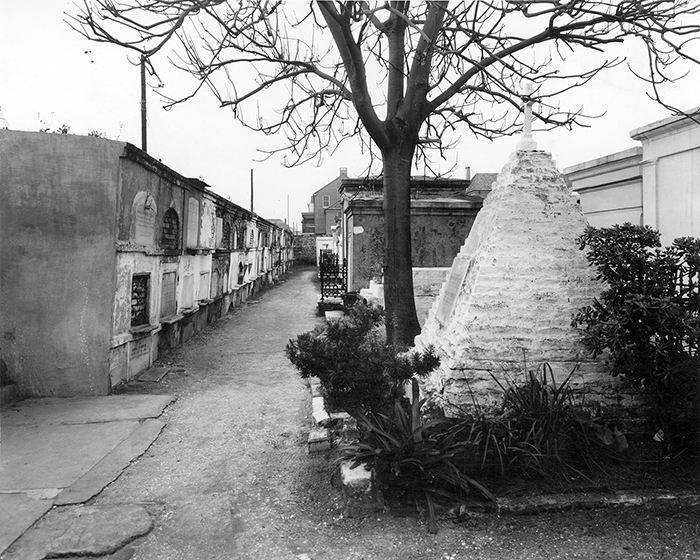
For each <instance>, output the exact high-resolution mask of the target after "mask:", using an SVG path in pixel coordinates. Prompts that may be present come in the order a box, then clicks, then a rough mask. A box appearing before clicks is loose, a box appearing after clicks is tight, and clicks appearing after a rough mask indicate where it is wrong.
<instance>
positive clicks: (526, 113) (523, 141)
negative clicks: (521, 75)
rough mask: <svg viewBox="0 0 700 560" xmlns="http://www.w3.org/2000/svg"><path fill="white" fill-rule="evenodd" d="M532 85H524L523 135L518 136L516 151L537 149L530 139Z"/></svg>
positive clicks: (532, 103) (535, 143)
mask: <svg viewBox="0 0 700 560" xmlns="http://www.w3.org/2000/svg"><path fill="white" fill-rule="evenodd" d="M532 89H533V88H532V84H531V83H530V82H528V83H526V84H525V91H524V92H523V93H524V96H523V133H522V134H521V135H520V141H519V142H518V144H517V146H516V147H515V149H516V150H524V151H534V150H536V149H537V142H535V141H534V140H533V139H532V106H533V105H534V102H533V101H532V99H530V95H531V94H532Z"/></svg>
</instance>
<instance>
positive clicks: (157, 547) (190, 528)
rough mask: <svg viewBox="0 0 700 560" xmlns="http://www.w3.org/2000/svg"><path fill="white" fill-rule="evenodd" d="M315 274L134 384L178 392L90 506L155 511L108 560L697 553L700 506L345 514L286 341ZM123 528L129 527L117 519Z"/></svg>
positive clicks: (249, 308) (450, 559) (241, 312)
mask: <svg viewBox="0 0 700 560" xmlns="http://www.w3.org/2000/svg"><path fill="white" fill-rule="evenodd" d="M314 278H315V271H314V270H299V269H297V270H296V271H295V272H293V273H292V274H291V276H290V277H289V279H288V280H287V281H285V282H283V283H281V284H279V285H278V286H275V287H274V288H272V289H271V290H269V291H267V292H265V293H264V294H263V295H262V297H260V298H259V299H258V300H256V301H254V302H249V303H248V304H246V305H245V306H243V307H241V308H239V309H237V310H236V311H234V312H233V313H231V314H229V315H227V316H226V317H225V318H224V319H222V320H221V321H219V322H218V323H217V324H216V325H214V326H212V327H211V328H210V329H208V330H207V331H205V332H204V333H201V334H200V335H198V336H197V337H195V338H194V339H192V340H190V341H189V342H188V343H187V344H185V345H183V346H182V347H181V348H179V349H178V350H176V351H175V352H174V353H173V354H171V355H170V356H169V357H168V358H167V360H168V361H169V362H171V363H170V364H169V366H170V368H171V371H170V373H169V374H168V375H167V376H166V377H165V378H163V380H162V381H161V382H159V383H134V384H131V385H130V386H129V387H127V388H126V389H125V391H124V392H126V393H150V394H163V395H166V394H171V395H174V396H175V397H177V401H176V402H175V403H174V404H172V405H171V406H170V407H169V408H168V409H166V411H165V413H164V414H163V415H162V416H161V418H160V419H161V420H163V421H165V422H166V427H165V428H164V429H163V431H162V432H161V435H160V436H159V438H158V439H157V440H156V442H155V443H154V444H153V445H152V446H151V447H150V448H149V450H148V451H147V452H146V453H145V454H144V455H142V456H141V457H140V459H138V460H137V461H136V462H135V463H133V464H132V465H131V466H130V467H129V468H128V469H126V471H125V472H124V473H123V474H122V475H121V476H120V477H119V478H118V479H117V480H116V481H115V482H114V483H112V484H111V485H110V486H108V487H107V488H106V489H105V490H104V491H103V492H102V493H101V494H100V495H99V496H97V498H94V499H92V500H90V501H89V502H88V503H87V505H86V506H85V507H88V508H97V509H96V510H95V514H94V515H95V519H102V520H103V521H102V522H101V523H102V527H104V524H105V521H104V519H105V512H109V511H112V510H111V509H110V508H114V510H115V511H120V512H121V515H122V516H123V517H124V516H126V517H128V515H129V514H128V512H129V511H131V510H130V509H129V508H138V509H137V510H134V511H135V512H136V511H139V512H140V511H143V510H145V511H147V512H148V513H149V514H150V517H151V520H152V525H153V529H152V530H151V531H150V532H149V533H148V534H147V535H145V536H143V537H140V538H138V539H136V540H134V541H133V542H131V543H130V544H127V545H126V546H123V547H122V548H120V550H119V551H117V552H115V553H113V554H111V555H110V556H105V558H110V560H126V559H127V558H132V559H133V560H200V559H201V560H224V559H226V560H234V559H235V560H247V559H256V560H259V559H264V560H346V559H347V560H353V559H355V560H359V559H365V560H380V559H381V560H384V559H401V560H409V559H422V560H466V559H467V558H469V559H470V560H471V559H484V560H493V559H511V558H547V559H563V558H610V559H612V558H615V559H623V558H648V559H650V560H651V559H654V560H656V559H658V558H669V559H670V558H697V557H700V517H699V516H698V513H697V509H693V510H687V511H678V510H673V509H669V510H663V509H662V510H659V511H647V510H642V509H641V508H634V512H632V511H631V510H619V509H609V510H599V511H570V512H559V513H556V514H546V515H540V516H527V517H522V516H520V517H508V516H505V517H497V516H490V515H478V514H475V515H470V516H468V517H466V518H464V517H463V518H462V519H461V520H460V521H459V522H457V519H456V518H455V516H445V517H442V518H441V519H440V520H439V533H438V534H437V535H429V534H428V533H427V531H426V526H425V523H424V520H423V519H422V517H421V514H419V513H418V512H417V511H416V510H413V511H408V512H406V513H407V514H406V515H400V514H398V513H393V514H392V513H386V514H378V515H376V516H372V517H369V518H364V519H349V518H347V517H346V516H345V515H344V507H343V500H342V496H341V493H340V491H339V489H338V487H337V483H335V481H334V472H335V469H334V468H333V467H332V465H330V464H329V463H328V461H327V460H326V458H325V457H324V456H323V455H315V456H310V455H308V454H307V453H306V436H307V434H308V431H309V428H310V423H311V420H310V396H309V393H308V390H307V389H306V386H305V384H304V383H303V382H302V380H301V379H299V377H298V376H297V374H296V372H295V371H294V370H293V368H292V367H291V365H290V364H289V362H288V361H287V359H286V358H285V356H284V346H285V344H286V342H287V340H288V339H289V338H291V337H294V336H295V335H296V334H298V333H300V332H304V331H306V330H309V329H311V328H312V327H313V326H314V325H316V324H319V323H320V321H321V320H320V319H318V318H317V317H316V316H315V306H316V297H317V295H316V294H317V284H316V283H315V282H314ZM117 508H121V509H120V510H117ZM66 511H67V510H66V509H65V508H55V509H54V510H53V511H52V512H50V513H49V514H48V515H47V516H46V518H45V520H46V521H47V523H46V525H47V526H48V527H46V528H44V533H43V535H44V537H43V538H48V537H47V534H48V533H47V531H49V530H50V529H51V525H50V524H49V523H48V522H49V521H57V522H55V523H54V525H53V530H54V531H56V530H57V527H60V521H61V520H60V519H58V520H57V519H56V518H58V517H59V516H60V515H63V517H66ZM90 511H92V510H90ZM68 513H71V511H70V510H68ZM100 515H101V516H102V517H99V516H100ZM68 517H70V516H68ZM107 519H108V518H107ZM42 521H44V520H42ZM138 521H139V523H142V522H143V520H142V519H139V520H138ZM107 523H109V521H107ZM113 523H114V524H115V530H116V529H118V528H119V526H120V521H119V519H117V518H115V519H114V521H113ZM35 529H36V531H35V533H34V538H35V539H39V538H40V537H41V533H40V531H39V529H40V527H37V528H35ZM31 535H32V531H30V532H29V533H27V534H26V535H25V537H27V538H30V537H31ZM23 538H24V537H23ZM64 556H65V554H64ZM23 560H24V559H23Z"/></svg>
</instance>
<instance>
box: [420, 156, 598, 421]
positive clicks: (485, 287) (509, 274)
mask: <svg viewBox="0 0 700 560" xmlns="http://www.w3.org/2000/svg"><path fill="white" fill-rule="evenodd" d="M585 227H586V219H585V217H584V216H583V213H582V212H581V208H580V205H579V204H578V203H577V201H576V198H575V196H574V195H573V193H572V191H571V188H570V187H569V186H568V184H567V183H566V181H565V179H564V177H563V176H562V174H561V173H560V172H559V171H557V169H556V166H555V164H554V162H553V161H552V157H551V155H550V154H548V153H545V152H542V151H530V150H518V151H516V152H515V153H514V154H512V155H511V158H510V161H509V162H508V164H507V165H505V166H504V168H503V170H502V171H501V173H500V175H499V176H498V179H497V180H496V183H495V184H494V186H493V190H492V191H491V193H490V194H489V196H488V197H487V198H486V200H485V201H484V205H483V208H482V210H481V211H480V212H479V214H478V215H477V217H476V221H475V222H474V225H473V227H472V230H471V232H470V234H469V237H468V238H467V239H466V241H465V243H464V245H463V246H462V249H461V250H460V253H459V255H458V256H457V257H456V258H455V260H454V263H453V265H452V269H451V271H450V274H449V276H448V277H447V281H446V282H445V283H444V284H443V286H442V289H441V291H440V294H439V296H438V298H437V299H436V301H435V303H434V305H433V307H432V309H431V311H430V314H429V316H428V319H427V320H426V323H425V325H424V326H423V330H422V332H421V334H420V335H419V336H418V337H417V338H416V346H417V347H418V348H425V347H427V346H429V345H432V346H433V347H435V349H436V350H437V353H438V354H439V356H440V358H441V365H440V368H439V369H438V370H437V371H436V372H435V373H434V374H433V375H432V377H431V379H430V380H429V381H428V382H427V383H425V384H424V390H425V391H426V392H427V393H428V394H429V396H431V398H433V400H434V401H436V403H437V404H440V405H442V406H445V407H446V409H447V411H448V413H449V411H450V409H451V410H452V411H453V412H454V409H453V408H452V407H451V406H450V405H456V406H469V405H470V404H471V403H472V402H473V399H474V398H477V399H478V401H479V402H480V403H482V404H494V403H495V402H497V401H500V399H501V397H502V391H501V390H500V389H499V387H498V384H497V383H496V381H494V379H493V376H496V377H497V378H499V377H501V379H500V380H501V382H502V381H503V377H504V376H508V377H510V378H511V379H513V378H514V376H515V377H518V376H519V377H520V378H519V379H514V380H516V381H517V380H520V381H522V379H523V377H522V376H523V375H524V372H525V371H526V369H530V370H531V369H535V367H537V366H538V365H539V364H541V363H543V362H547V363H549V364H550V366H551V367H552V370H553V372H554V374H555V376H556V378H557V379H558V380H562V379H564V378H565V377H566V376H567V375H568V374H569V373H570V372H571V370H572V369H573V368H574V367H577V373H576V374H575V375H574V377H573V383H574V385H581V384H584V383H585V384H591V385H600V384H601V382H603V384H605V385H609V380H607V376H606V375H605V368H604V366H603V365H602V363H601V362H600V361H599V360H593V359H591V357H590V354H589V353H588V352H587V350H586V349H585V348H584V347H583V345H582V344H581V342H580V339H579V333H578V331H576V329H574V328H573V327H572V326H571V320H572V316H573V315H574V314H575V313H576V311H577V310H578V309H579V308H581V307H582V306H584V305H588V304H590V303H591V300H592V299H593V297H595V296H596V295H598V293H599V292H600V289H601V288H600V284H599V283H598V282H597V281H596V280H595V271H594V270H593V269H592V268H591V267H589V266H588V262H587V261H586V258H585V254H584V253H583V251H581V250H580V248H579V244H578V241H577V238H578V237H579V236H580V235H581V234H582V233H583V231H584V229H585ZM525 363H526V366H524V364H525ZM600 389H601V387H598V389H597V390H596V391H594V392H598V391H599V390H600Z"/></svg>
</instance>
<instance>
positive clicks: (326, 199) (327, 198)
mask: <svg viewBox="0 0 700 560" xmlns="http://www.w3.org/2000/svg"><path fill="white" fill-rule="evenodd" d="M330 205H331V197H330V195H328V194H324V195H323V207H324V208H328V207H329V206H330Z"/></svg>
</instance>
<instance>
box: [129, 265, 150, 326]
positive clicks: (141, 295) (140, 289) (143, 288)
mask: <svg viewBox="0 0 700 560" xmlns="http://www.w3.org/2000/svg"><path fill="white" fill-rule="evenodd" d="M149 288H150V275H149V274H134V275H133V276H132V278H131V326H132V327H139V326H141V325H148V324H149V323H150V319H149V316H148V302H149V298H148V294H149Z"/></svg>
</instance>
